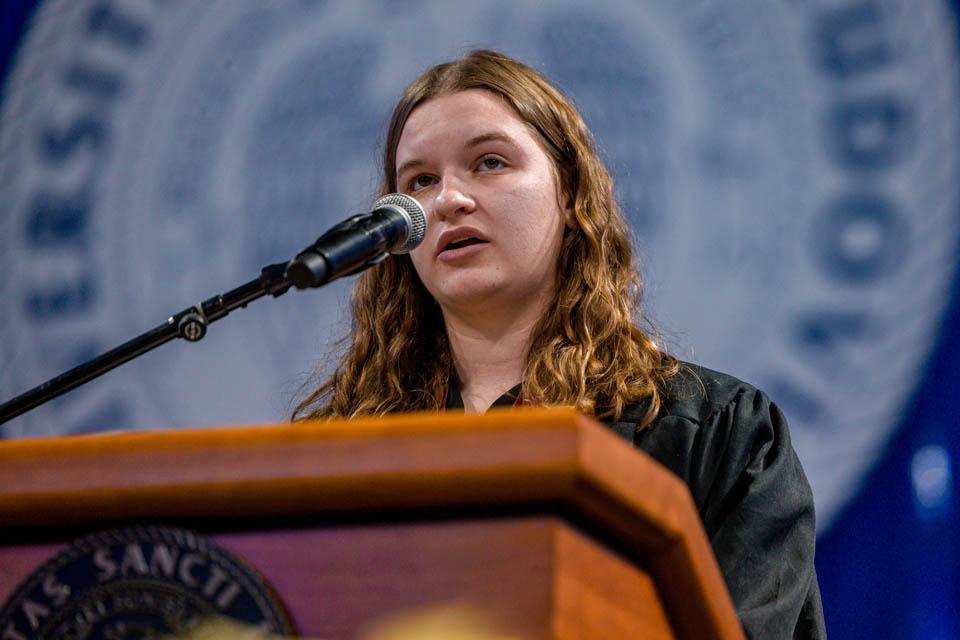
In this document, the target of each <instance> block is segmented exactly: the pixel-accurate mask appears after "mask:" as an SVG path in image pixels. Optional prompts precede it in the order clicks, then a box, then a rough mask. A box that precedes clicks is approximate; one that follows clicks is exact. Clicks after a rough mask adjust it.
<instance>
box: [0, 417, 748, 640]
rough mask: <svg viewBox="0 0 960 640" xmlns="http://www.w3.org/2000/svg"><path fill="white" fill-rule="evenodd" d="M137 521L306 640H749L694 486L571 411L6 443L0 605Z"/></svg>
mask: <svg viewBox="0 0 960 640" xmlns="http://www.w3.org/2000/svg"><path fill="white" fill-rule="evenodd" d="M134 523H154V524H167V525H173V526H184V527H189V528H191V529H193V530H196V531H198V532H200V533H202V534H204V535H205V536H208V537H209V538H211V539H212V540H214V541H215V542H217V543H219V544H220V545H221V546H223V547H225V548H227V549H228V550H230V551H232V552H233V553H234V554H236V555H239V556H240V557H241V558H243V559H245V560H246V561H247V562H248V563H249V564H250V565H252V566H253V567H255V568H256V569H257V570H258V571H259V572H260V573H261V574H262V575H263V576H264V578H265V579H266V580H267V581H268V582H269V583H270V584H271V585H272V586H273V587H274V589H275V590H276V592H277V593H278V594H279V596H280V598H281V599H282V600H283V602H284V603H285V605H286V607H287V609H288V611H289V613H290V616H291V618H292V620H293V621H294V624H295V625H296V627H297V628H298V630H299V631H300V633H301V634H302V635H303V636H304V637H309V638H355V637H361V636H360V635H358V634H361V632H362V630H364V629H370V628H371V625H373V626H376V625H377V624H381V623H383V622H384V621H387V622H389V621H390V620H397V619H416V616H418V615H427V616H428V615H430V612H436V611H444V610H449V611H466V612H468V614H469V615H467V618H468V619H471V620H472V619H474V618H477V619H480V620H481V621H482V624H483V625H484V627H483V628H484V629H486V631H487V633H489V634H490V635H495V636H496V637H503V638H508V637H509V638H616V639H624V638H711V639H717V638H742V637H743V632H742V630H741V627H740V624H739V621H738V620H737V618H736V615H735V613H734V610H733V607H732V605H731V602H730V597H729V595H728V593H727V590H726V587H725V585H724V583H723V579H722V577H721V575H720V572H719V569H718V567H717V564H716V560H715V559H714V557H713V554H712V552H711V549H710V546H709V544H708V542H707V539H706V537H705V535H704V532H703V529H702V526H701V524H700V521H699V519H698V516H697V512H696V510H695V508H694V506H693V502H692V500H691V499H690V496H689V493H688V491H687V488H686V486H685V485H684V484H683V483H682V482H681V481H680V480H678V479H677V478H676V477H675V476H674V475H672V474H671V473H670V472H668V471H667V470H665V469H663V468H662V467H661V466H659V465H658V464H657V463H656V462H654V461H653V460H651V459H650V458H649V457H647V456H646V455H644V454H643V453H641V452H638V451H635V450H633V449H632V448H631V447H630V446H629V445H627V444H626V443H624V442H623V441H622V440H621V439H620V438H619V437H617V436H616V435H615V434H613V433H611V432H610V431H609V430H608V429H606V428H605V427H603V426H602V425H600V424H598V423H596V422H594V421H593V420H591V419H589V418H586V417H583V416H580V415H578V414H576V413H575V412H574V411H572V410H568V409H521V410H511V411H505V412H497V411H494V412H490V413H488V414H487V415H485V416H465V415H462V414H446V415H437V414H410V415H400V416H395V417H389V418H385V419H377V420H356V421H352V422H331V423H300V424H296V425H289V424H285V425H268V426H256V427H241V428H216V429H203V430H189V431H183V430H177V431H157V432H137V433H113V434H98V435H85V436H72V437H64V438H51V439H32V440H12V441H6V442H0V603H2V602H3V601H5V600H6V599H7V598H8V597H9V595H10V594H11V593H12V591H13V590H14V588H15V587H16V585H17V584H18V583H19V582H20V581H21V580H22V579H23V578H24V577H25V576H27V575H28V574H30V573H31V572H32V571H34V570H35V569H36V567H38V566H39V565H40V564H42V563H43V562H44V561H45V560H46V559H47V558H48V557H49V556H50V555H52V554H54V553H56V551H57V550H58V549H59V548H61V546H62V545H63V544H64V543H66V542H69V541H70V540H71V539H73V538H75V537H76V536H78V535H82V534H84V533H88V532H91V531H95V530H97V529H104V528H108V527H115V526H122V525H129V524H134ZM471 616H474V618H471ZM361 635H362V634H361ZM470 637H474V636H470Z"/></svg>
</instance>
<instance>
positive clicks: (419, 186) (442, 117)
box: [397, 89, 573, 311]
mask: <svg viewBox="0 0 960 640" xmlns="http://www.w3.org/2000/svg"><path fill="white" fill-rule="evenodd" d="M537 138H538V137H537V135H536V134H535V133H534V132H533V131H532V130H531V128H530V127H528V125H527V124H525V123H524V122H523V121H522V120H520V118H519V117H518V116H517V115H516V113H515V112H514V111H513V109H512V108H511V107H510V106H509V105H507V103H506V102H504V101H503V100H502V99H501V98H500V97H499V96H496V95H495V94H493V93H490V92H488V91H484V90H480V89H471V90H468V91H461V92H458V93H452V94H446V95H442V96H439V97H436V98H433V99H431V100H429V101H427V102H425V103H424V104H421V105H420V106H418V107H417V108H416V109H415V110H414V111H413V113H412V114H411V115H410V117H409V118H408V120H407V122H406V125H405V126H404V128H403V132H402V133H401V136H400V142H399V144H398V146H397V185H398V189H399V190H400V191H401V192H403V193H406V194H409V195H411V196H413V197H415V198H416V199H417V200H418V201H419V202H420V204H421V205H423V208H424V210H425V211H426V213H427V234H426V237H425V238H424V240H423V242H422V243H421V244H420V246H419V247H417V248H416V249H414V250H413V251H412V252H411V253H410V257H411V258H412V259H413V265H414V268H416V270H417V273H418V274H419V275H420V279H421V280H422V281H423V283H424V285H425V286H426V288H427V290H428V291H429V292H430V293H431V294H432V295H433V297H434V298H435V299H436V300H437V301H438V302H439V303H440V305H441V306H443V307H444V308H445V309H457V308H460V309H463V310H470V311H477V310H483V309H487V310H491V311H492V310H493V308H492V307H490V306H489V305H498V308H501V309H502V308H504V305H506V308H509V307H510V306H511V305H513V306H515V307H517V308H519V306H521V305H525V304H529V303H530V302H531V301H534V300H541V299H547V300H549V296H551V295H552V293H553V290H554V287H555V271H556V265H557V260H558V257H559V254H560V243H561V240H562V238H563V230H564V225H565V224H570V225H572V224H573V217H572V212H571V211H569V210H567V209H566V208H565V207H564V205H562V202H564V201H565V198H564V197H563V196H562V194H561V193H560V190H559V189H558V185H557V179H556V176H555V172H554V169H553V166H552V163H551V160H550V158H549V157H548V156H547V155H546V153H545V152H544V151H543V149H542V148H541V147H540V144H539V143H538V139H537Z"/></svg>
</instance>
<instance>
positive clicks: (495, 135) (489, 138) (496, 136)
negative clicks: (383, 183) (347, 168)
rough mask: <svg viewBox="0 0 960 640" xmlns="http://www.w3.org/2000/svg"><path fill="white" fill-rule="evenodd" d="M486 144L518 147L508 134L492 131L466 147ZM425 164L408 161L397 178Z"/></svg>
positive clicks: (400, 167)
mask: <svg viewBox="0 0 960 640" xmlns="http://www.w3.org/2000/svg"><path fill="white" fill-rule="evenodd" d="M485 142H503V143H504V144H508V145H511V146H514V147H515V146H517V143H516V141H514V139H513V138H511V137H510V136H508V135H507V134H505V133H501V132H499V131H490V132H488V133H481V134H480V135H476V136H473V137H472V138H470V139H469V140H467V142H466V144H464V147H466V148H468V149H470V148H473V147H476V146H479V145H481V144H483V143H485ZM425 164H426V162H424V161H423V160H420V159H416V158H415V159H412V160H407V161H406V162H404V163H403V164H401V165H400V166H399V167H397V178H399V177H400V176H402V175H403V173H404V172H405V171H407V170H409V169H414V168H416V167H421V166H423V165H425Z"/></svg>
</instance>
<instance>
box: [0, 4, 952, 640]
mask: <svg viewBox="0 0 960 640" xmlns="http://www.w3.org/2000/svg"><path fill="white" fill-rule="evenodd" d="M36 4H38V0H3V2H2V3H0V80H2V79H5V78H6V75H7V72H8V67H9V65H10V61H11V57H12V55H13V53H14V51H15V48H16V44H17V42H18V40H19V38H20V36H21V35H22V33H23V31H24V27H25V24H26V22H27V20H28V19H29V16H30V14H31V12H32V11H33V9H34V7H35V6H36ZM950 4H951V6H952V7H953V8H954V10H955V12H956V11H960V0H951V2H950ZM955 15H956V13H955ZM957 73H960V69H957ZM958 143H960V141H958ZM957 188H960V180H958V181H957ZM0 206H2V204H0ZM933 354H934V355H933V357H932V358H931V360H930V362H929V363H928V365H927V367H926V370H925V373H924V379H923V380H922V381H921V383H920V384H919V385H918V387H917V392H916V393H915V396H914V398H913V400H912V402H911V406H910V408H909V410H908V411H907V413H906V414H905V418H904V421H903V424H902V425H901V428H900V429H899V431H898V432H897V433H896V435H895V436H894V437H893V438H892V439H891V441H890V443H889V446H888V448H887V451H886V453H885V455H884V456H883V458H882V459H881V460H880V462H879V463H878V464H877V465H876V466H875V467H874V468H873V470H872V472H871V473H870V474H869V475H868V476H867V478H866V480H865V482H864V484H863V487H862V489H861V491H860V492H859V494H858V495H857V497H856V498H855V499H854V500H853V501H852V502H851V503H850V504H849V505H848V507H847V508H846V509H845V511H844V512H843V514H842V515H841V516H840V518H839V519H838V520H837V523H836V524H835V525H834V526H833V527H832V528H831V530H830V531H829V532H827V533H826V534H825V535H823V536H821V538H820V540H819V544H818V550H817V568H818V572H819V575H820V585H821V589H822V593H823V602H824V610H825V613H826V619H827V630H828V633H829V635H830V636H831V637H833V638H889V639H898V638H904V639H905V638H922V639H924V640H939V639H946V638H960V615H958V613H957V612H958V610H960V580H958V577H960V576H958V573H960V557H958V556H960V549H958V546H960V545H958V543H957V537H958V531H960V527H958V525H960V516H958V512H957V508H956V502H957V497H956V492H955V490H954V492H953V493H952V494H951V496H950V497H949V499H948V500H947V502H946V504H944V505H941V506H939V507H938V508H936V509H934V510H932V511H931V510H930V509H925V508H922V506H921V505H920V504H919V503H918V502H917V500H916V498H915V495H914V488H913V484H912V481H911V462H912V460H913V456H914V455H915V453H916V452H917V450H918V449H920V448H921V447H924V446H928V445H936V446H940V447H943V448H944V449H945V450H946V452H947V454H948V458H949V460H950V462H951V464H952V466H953V468H956V461H958V460H960V429H958V427H960V417H958V416H960V393H958V390H960V373H958V367H957V364H956V363H957V362H958V361H960V274H957V275H956V276H955V277H954V286H953V299H952V301H951V303H950V307H949V311H948V313H947V315H946V316H945V321H944V325H943V328H942V331H941V333H940V344H939V346H938V348H937V349H936V350H935V351H934V352H933ZM951 483H952V480H951ZM951 486H952V485H951Z"/></svg>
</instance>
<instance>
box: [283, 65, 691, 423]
mask: <svg viewBox="0 0 960 640" xmlns="http://www.w3.org/2000/svg"><path fill="white" fill-rule="evenodd" d="M468 89H483V90H486V91H490V92H492V93H494V94H496V95H498V96H500V97H501V98H503V99H504V100H505V101H506V102H507V104H509V105H510V106H511V107H512V108H513V110H514V111H515V112H516V114H517V115H518V116H519V117H520V119H521V120H523V121H524V122H526V123H527V124H528V125H529V126H530V127H531V128H532V130H533V131H535V132H536V136H535V137H537V138H538V141H539V142H540V144H541V147H542V148H543V149H544V151H545V152H546V153H547V155H548V156H549V157H550V158H551V160H552V161H553V166H554V168H555V170H556V172H557V176H558V179H559V184H560V185H561V187H562V189H563V193H564V194H566V195H567V196H569V198H570V199H571V200H572V202H573V211H574V215H575V217H576V222H577V224H576V228H574V229H569V230H568V231H567V232H566V234H565V235H564V238H563V241H562V245H561V250H560V258H559V261H558V264H557V278H556V281H557V288H556V292H555V294H554V298H553V300H552V302H551V304H550V305H549V306H548V307H547V310H546V313H545V314H544V316H543V317H542V318H541V319H540V321H539V323H538V324H537V326H535V328H534V330H533V334H532V340H531V344H530V348H529V351H528V356H527V363H526V368H525V370H524V374H523V381H522V383H523V387H522V388H523V393H522V398H523V402H524V403H526V404H534V405H551V406H555V405H567V406H574V407H576V408H577V409H578V410H580V411H581V412H583V413H586V414H588V415H593V416H596V417H597V418H600V419H607V420H614V421H615V420H617V419H618V418H619V417H620V416H621V414H622V412H623V410H624V407H626V406H627V405H630V404H633V403H637V402H639V401H647V404H646V410H645V412H644V416H643V418H642V420H641V422H640V426H641V427H643V426H646V425H648V424H649V423H650V422H651V421H652V420H653V418H654V417H655V416H656V415H657V412H658V411H659V409H660V405H661V397H662V393H663V389H664V383H665V382H666V380H667V379H668V378H670V377H671V376H673V375H674V374H676V373H677V371H678V369H679V363H678V362H677V360H676V359H674V358H672V357H671V356H669V355H667V354H666V353H664V352H662V351H661V350H660V349H659V348H658V346H657V344H656V342H655V341H654V340H653V339H652V338H651V337H650V335H649V334H648V332H645V331H644V330H643V329H641V327H640V326H639V325H640V323H643V324H644V326H649V323H646V322H645V321H644V320H643V319H642V316H641V315H640V312H639V310H640V301H641V291H642V289H641V283H640V278H639V275H638V274H637V271H636V269H635V267H634V264H633V259H632V253H631V246H630V237H629V232H628V227H627V224H626V222H625V221H624V218H623V216H622V214H621V213H620V209H619V207H618V205H617V202H616V199H615V197H614V191H613V182H612V180H611V178H610V174H609V172H608V171H607V169H606V167H605V166H604V165H603V162H602V161H601V160H600V158H599V157H598V155H597V152H596V150H595V146H594V142H593V139H592V136H591V134H590V131H589V130H588V129H587V126H586V123H585V122H584V121H583V118H582V117H581V116H580V114H579V113H578V112H577V110H576V109H575V108H574V107H573V106H572V105H571V103H570V102H569V101H568V100H567V99H566V98H565V97H564V96H563V95H562V94H561V93H560V92H559V91H558V90H557V89H556V88H555V87H554V86H553V85H551V84H550V83H549V82H548V81H547V80H545V79H544V78H543V77H542V76H541V75H540V74H539V73H537V72H536V71H534V70H533V69H532V68H530V67H528V66H527V65H524V64H522V63H520V62H518V61H516V60H513V59H511V58H509V57H507V56H505V55H503V54H501V53H497V52H495V51H486V50H479V51H473V52H471V53H469V54H468V55H466V56H465V57H463V58H461V59H459V60H456V61H453V62H447V63H444V64H439V65H437V66H435V67H432V68H430V69H428V70H427V71H426V72H424V73H423V74H422V75H421V76H420V77H419V78H417V79H416V80H415V81H414V82H413V83H412V84H411V85H410V86H409V87H407V89H406V90H405V91H404V92H403V95H402V96H401V97H400V100H399V101H398V103H397V105H396V108H395V109H394V111H393V116H392V117H391V119H390V124H389V128H388V130H387V137H386V141H385V144H384V150H383V153H384V157H383V182H382V183H381V188H380V192H381V195H385V194H387V193H392V192H395V191H397V176H396V170H397V166H396V164H397V163H396V159H397V146H398V144H399V141H400V135H401V133H402V132H403V127H404V125H405V124H406V122H407V119H408V118H409V116H410V114H411V113H412V112H413V111H414V109H416V108H417V107H418V106H419V105H421V104H423V103H424V102H426V101H427V100H430V99H431V98H434V97H437V96H440V95H444V94H449V93H455V92H458V91H466V90H468ZM351 308H352V316H353V317H352V327H351V331H350V333H349V334H348V336H347V337H346V338H344V340H343V342H342V343H341V344H342V346H345V347H346V349H345V352H344V355H343V356H342V358H341V359H340V361H339V364H338V365H337V367H336V369H335V370H334V372H333V374H332V375H331V376H330V377H329V378H328V379H326V380H325V381H324V382H322V383H321V384H319V385H318V386H317V387H316V388H314V389H313V390H312V392H310V393H309V395H307V397H306V398H305V399H304V400H303V401H302V402H300V404H299V405H298V406H297V407H296V409H295V410H294V413H293V418H294V419H295V420H298V419H318V418H335V417H347V418H349V417H355V416H361V415H382V414H386V413H391V412H398V411H416V410H437V409H439V408H440V407H441V405H442V403H443V402H444V400H445V398H446V394H447V387H448V384H450V380H451V372H452V371H453V357H452V354H451V352H450V345H449V342H448V341H447V334H446V329H445V326H444V322H443V318H442V315H441V312H440V308H439V306H438V305H437V304H436V302H435V301H434V300H433V298H432V296H431V295H430V294H429V293H428V292H427V290H426V288H425V287H424V286H423V284H422V283H421V281H420V278H419V277H418V276H417V273H416V271H415V270H414V267H413V263H412V262H411V260H410V258H409V257H408V256H393V257H391V258H390V259H388V260H386V261H384V262H382V263H380V264H378V265H376V266H374V267H372V268H370V269H368V270H367V271H366V272H364V273H363V275H362V276H360V278H359V280H358V282H357V284H356V287H355V288H354V291H353V298H352V303H351ZM650 333H652V332H650Z"/></svg>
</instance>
